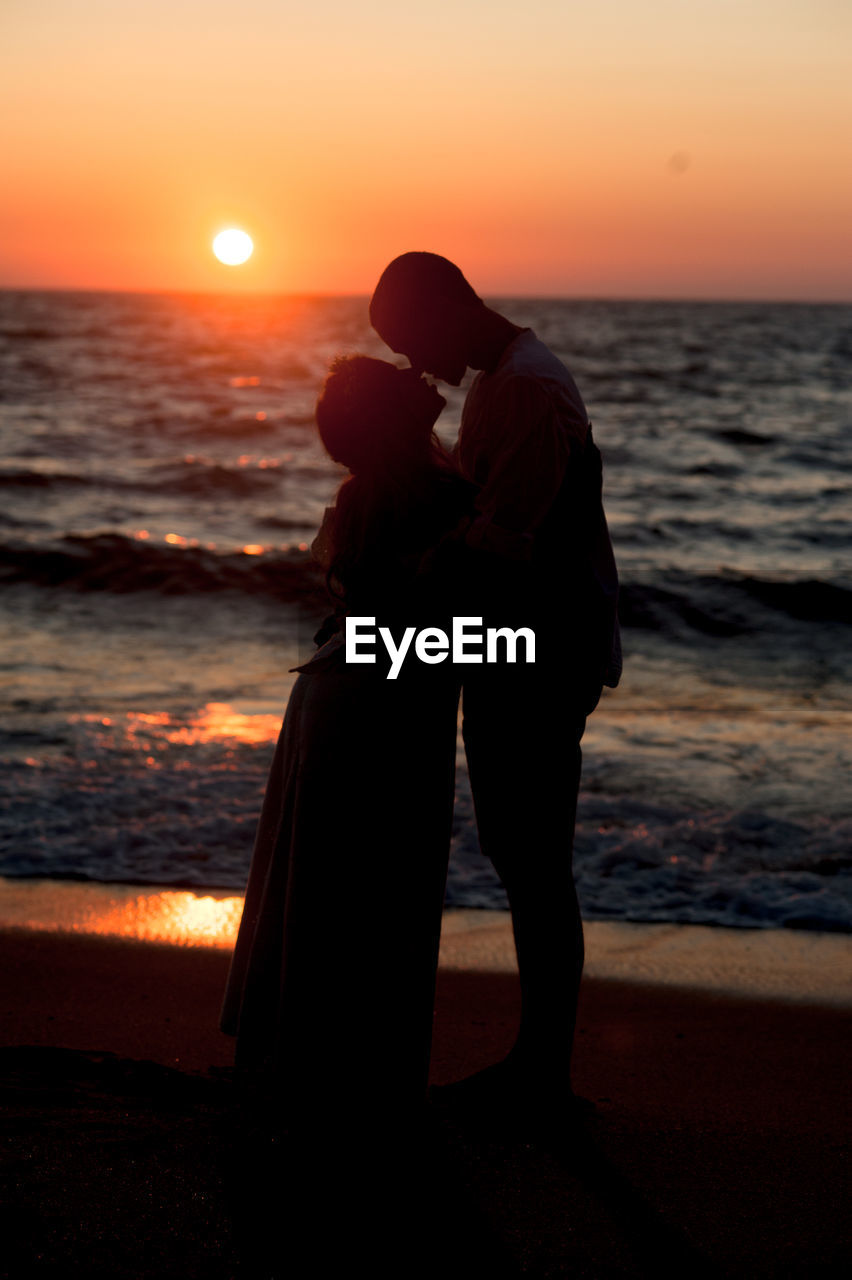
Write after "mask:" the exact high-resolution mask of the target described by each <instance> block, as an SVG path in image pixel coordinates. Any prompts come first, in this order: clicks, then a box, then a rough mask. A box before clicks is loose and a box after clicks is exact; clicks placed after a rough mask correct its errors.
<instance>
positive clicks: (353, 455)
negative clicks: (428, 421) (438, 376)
mask: <svg viewBox="0 0 852 1280" xmlns="http://www.w3.org/2000/svg"><path fill="white" fill-rule="evenodd" d="M399 375H400V370H399V369H397V368H396V367H395V366H394V365H391V364H388V363H387V362H385V361H384V360H374V359H373V358H372V357H370V356H360V355H358V356H346V357H340V358H338V359H337V360H336V361H335V362H334V364H333V365H332V367H331V371H330V373H329V375H328V378H327V380H326V383H325V386H324V388H323V391H322V393H321V395H320V398H319V401H318V403H317V409H316V419H317V426H318V428H319V434H320V438H321V440H322V442H323V444H324V446H325V448H326V450H327V452H328V453H329V454H330V456H331V457H332V458H333V459H334V460H335V461H336V462H341V463H343V465H344V466H346V467H348V468H349V471H350V473H351V474H350V475H349V477H348V478H347V479H346V480H344V482H343V484H342V485H341V486H340V489H339V490H338V492H337V496H336V500H335V505H334V509H333V516H332V522H331V526H330V528H328V529H327V530H326V532H327V534H328V535H329V540H330V544H331V546H330V554H329V557H328V559H327V560H326V566H327V572H326V582H327V584H328V588H329V591H330V592H331V593H332V595H334V596H336V597H338V598H339V599H342V598H343V597H344V595H345V594H346V593H347V591H348V590H349V589H350V587H351V586H353V585H355V584H356V583H357V581H358V579H359V578H360V577H361V575H362V574H363V573H365V572H366V571H367V569H368V566H375V565H377V564H381V562H382V561H385V560H387V561H390V560H391V558H393V557H397V558H398V557H399V556H400V554H401V553H404V550H405V548H404V546H401V545H400V542H399V539H400V536H401V530H403V529H404V528H405V527H406V525H409V526H411V525H412V524H413V526H414V527H416V525H417V523H418V521H417V513H418V512H421V511H423V509H424V506H425V507H428V506H429V505H430V504H431V502H432V501H433V499H434V485H435V480H436V476H438V475H441V474H444V475H450V474H455V473H456V472H455V467H454V466H453V464H452V462H451V460H450V457H449V455H448V453H447V452H446V450H445V449H444V447H443V446H442V445H441V443H440V442H439V440H438V439H437V437H436V436H435V434H434V432H431V433H430V434H429V435H428V436H426V435H422V436H419V437H418V436H417V435H416V433H414V432H412V431H411V430H410V429H409V430H406V429H405V428H406V425H407V424H406V423H404V422H401V421H400V418H401V415H402V414H403V413H404V400H403V398H402V392H401V384H400V381H399Z"/></svg>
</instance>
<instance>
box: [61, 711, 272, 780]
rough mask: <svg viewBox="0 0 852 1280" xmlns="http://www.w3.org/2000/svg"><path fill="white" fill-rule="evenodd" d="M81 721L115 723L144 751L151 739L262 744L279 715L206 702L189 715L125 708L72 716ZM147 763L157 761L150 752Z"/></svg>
mask: <svg viewBox="0 0 852 1280" xmlns="http://www.w3.org/2000/svg"><path fill="white" fill-rule="evenodd" d="M75 719H78V720H80V721H82V722H83V723H87V724H92V725H102V726H105V727H110V728H111V727H115V728H116V729H117V730H118V731H120V732H122V733H123V734H124V735H125V737H126V739H127V741H128V743H129V744H130V745H135V746H137V747H139V749H140V750H142V751H148V750H150V748H151V744H152V742H153V741H155V740H156V741H159V743H160V744H167V743H171V744H172V745H178V744H180V745H183V746H195V745H196V744H198V743H204V742H217V741H222V742H225V741H227V740H229V739H230V740H235V741H237V742H247V743H255V744H257V745H262V744H263V743H265V742H271V741H274V740H275V738H276V737H277V736H278V731H279V729H280V728H281V717H280V715H270V714H266V713H258V714H253V715H251V714H247V713H245V712H241V711H238V710H236V708H235V707H233V706H232V705H231V704H230V703H229V702H208V703H207V705H206V706H204V707H202V708H201V709H200V710H199V711H196V712H194V713H193V714H192V715H190V716H179V715H176V714H174V713H173V712H171V711H128V712H126V713H125V715H124V718H123V719H119V718H118V717H109V716H101V715H100V714H94V713H93V714H89V715H84V716H79V717H75ZM147 762H148V763H149V764H151V765H157V763H158V762H157V761H156V759H155V758H154V757H153V756H149V757H148V761H147Z"/></svg>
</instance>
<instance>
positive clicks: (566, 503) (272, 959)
mask: <svg viewBox="0 0 852 1280" xmlns="http://www.w3.org/2000/svg"><path fill="white" fill-rule="evenodd" d="M370 318H371V321H372V324H373V326H374V328H375V329H376V330H377V332H378V333H379V335H380V336H381V337H382V338H383V340H384V341H385V342H386V343H387V345H388V346H389V347H390V348H391V350H392V351H394V352H396V353H398V354H401V355H404V356H406V357H407V358H408V360H409V364H410V367H409V368H407V369H399V368H397V367H396V366H394V365H392V364H389V363H385V362H383V361H378V360H373V359H370V358H368V357H365V356H353V357H350V358H345V359H340V360H338V361H337V362H336V363H335V365H334V366H333V368H332V371H331V373H330V375H329V377H328V380H327V382H326V385H325V387H324V390H323V392H322V395H321V397H320V400H319V402H318V405H317V415H316V416H317V425H318V428H319V433H320V436H321V439H322V441H323V444H324V445H325V448H326V449H327V451H328V453H329V454H330V455H331V457H332V458H334V459H335V460H336V461H338V462H340V463H342V464H344V465H345V466H346V467H347V468H348V469H349V472H350V475H349V477H348V478H347V479H346V480H345V481H344V483H343V484H342V486H341V488H340V490H339V492H338V494H337V498H336V502H335V505H334V506H333V507H332V508H330V509H329V511H327V512H326V517H325V520H324V522H323V526H322V529H321V531H320V534H319V536H318V538H317V540H316V542H315V543H314V553H315V555H316V556H317V557H318V558H319V559H320V561H321V563H322V564H323V566H324V567H325V569H326V573H327V582H328V585H329V588H330V590H331V592H332V593H333V595H334V596H335V598H336V602H337V610H336V614H335V616H334V617H333V618H332V619H331V620H329V621H328V622H327V623H326V624H325V626H324V629H323V631H322V632H321V633H320V635H319V637H318V639H319V640H320V641H321V642H322V643H321V647H320V648H319V649H318V651H317V652H316V654H315V655H314V657H313V658H312V659H311V660H310V661H309V662H307V663H306V664H305V665H304V666H302V667H301V668H299V671H300V672H301V674H300V676H299V678H298V680H297V682H296V684H295V686H294V689H293V692H292V695H291V697H290V700H289V704H288V707H287V714H286V718H285V720H284V725H283V728H282V731H281V737H280V739H279V742H278V747H277V750H276V753H275V758H274V761H273V764H272V770H271V774H270V778H269V783H268V787H267V791H266V797H265V800H264V805H263V811H262V815H261V819H260V824H259V828H258V833H257V840H256V845H255V851H254V856H253V861H252V866H251V872H250V877H249V883H248V889H247V894H246V905H245V911H244V915H243V920H242V924H241V927H240V932H239V938H238V941H237V947H236V951H235V955H234V960H233V964H232V969H231V975H230V979H229V985H228V991H227V995H226V1001H225V1009H224V1014H223V1027H224V1029H225V1030H227V1031H229V1032H231V1033H235V1034H237V1037H238V1039H237V1066H238V1068H240V1069H241V1070H242V1071H243V1072H244V1073H247V1074H251V1073H254V1074H255V1075H256V1076H257V1078H258V1079H259V1080H263V1081H265V1082H266V1084H267V1086H268V1088H267V1091H266V1094H265V1096H266V1097H267V1098H268V1101H269V1104H270V1105H274V1106H275V1107H277V1108H278V1109H279V1115H278V1117H277V1119H278V1122H279V1123H280V1126H281V1129H282V1131H285V1132H286V1133H287V1134H288V1135H290V1140H291V1141H297V1142H298V1141H299V1137H298V1135H300V1134H301V1135H302V1140H303V1142H304V1146H305V1148H306V1149H307V1147H308V1146H312V1147H313V1149H314V1150H315V1149H316V1143H317V1140H318V1135H327V1136H329V1135H331V1136H330V1138H329V1140H331V1141H333V1142H334V1143H337V1144H338V1145H339V1143H340V1135H341V1134H348V1135H350V1136H351V1137H352V1140H353V1142H354V1144H355V1145H356V1146H357V1145H358V1143H359V1142H361V1141H371V1142H372V1141H374V1139H375V1135H376V1134H379V1135H382V1139H381V1140H382V1141H383V1142H384V1144H385V1148H384V1149H386V1150H389V1149H391V1148H392V1147H393V1144H394V1142H395V1141H397V1140H399V1141H401V1140H402V1139H404V1135H405V1134H406V1132H408V1126H409V1123H410V1122H411V1123H413V1122H414V1120H415V1117H416V1115H417V1113H418V1110H419V1108H420V1107H421V1106H422V1103H423V1101H424V1098H425V1091H426V1082H427V1072H428V1064H429V1051H430V1043H431V1030H432V1006H433V1000H434V986H435V971H436V966H437V955H438V939H439V934H440V922H441V909H442V901H443V894H444V886H445V878H446V868H447V857H448V849H449V841H450V831H451V819H452V801H453V778H454V764H455V744H456V725H457V705H458V696H459V688H460V685H462V684H463V710H464V720H463V736H464V743H465V750H466V753H467V760H468V767H469V771H470V779H471V786H472V791H473V798H474V805H475V811H476V820H477V826H478V829H479V838H480V843H481V847H482V849H483V852H484V853H486V854H487V855H488V856H489V857H490V858H491V860H492V862H493V863H494V866H495V867H496V869H497V871H498V873H499V875H500V877H501V879H502V881H503V883H504V885H505V887H506V891H507V894H508V897H509V902H510V904H511V908H512V922H513V928H514V934H515V942H516V946H517V955H518V968H519V973H520V982H521V991H522V1015H521V1024H520V1030H519V1034H518V1038H517V1043H516V1044H515V1046H514V1048H513V1049H512V1051H511V1053H510V1054H509V1056H508V1058H507V1059H506V1060H505V1061H504V1062H502V1063H500V1064H495V1065H494V1067H492V1068H491V1069H489V1070H487V1071H486V1072H484V1073H480V1074H479V1075H478V1076H476V1077H471V1078H470V1080H469V1081H467V1082H462V1083H461V1084H459V1085H457V1086H449V1089H450V1090H456V1097H457V1099H458V1101H460V1102H461V1103H462V1104H464V1105H470V1106H471V1107H473V1106H476V1107H478V1108H479V1109H480V1110H481V1109H482V1108H483V1107H484V1108H485V1109H486V1110H487V1109H488V1108H493V1112H494V1118H495V1125H499V1123H500V1116H501V1112H502V1111H503V1110H505V1109H507V1108H509V1109H513V1110H517V1109H520V1110H523V1109H524V1107H525V1106H527V1105H529V1107H530V1108H539V1109H541V1110H543V1111H544V1112H546V1113H547V1114H552V1115H553V1116H554V1119H555V1121H556V1122H559V1120H560V1119H561V1118H567V1117H569V1116H570V1113H571V1109H572V1102H573V1095H572V1092H571V1083H570V1061H571V1048H572V1042H573V1036H574V1024H575V1017H576V1009H577V995H578V988H579V983H580V975H581V972H582V967H583V933H582V925H581V920H580V912H579V907H578V904H577V896H576V892H575V888H574V880H573V874H572V865H571V860H572V839H573V829H574V820H575V810H576V802H577V791H578V786H579V778H580V762H581V757H580V739H581V737H582V734H583V730H584V726H585V721H586V717H587V716H588V715H589V713H590V712H591V711H592V710H593V708H594V707H595V705H596V703H597V701H598V698H599V696H600V692H601V686H602V685H603V684H610V685H614V684H616V683H617V681H618V677H619V672H620V652H619V643H618V629H617V623H616V594H617V579H616V572H615V565H614V561H613V556H612V549H611V545H610V541H609V536H608V533H607V528H606V521H605V519H604V514H603V508H602V505H601V466H600V456H599V454H598V451H597V449H596V447H595V445H594V443H593V441H592V435H591V430H590V425H589V421H588V417H587V414H586V410H585V408H584V405H583V402H582V399H581V397H580V394H579V392H578V390H577V387H576V385H575V383H574V380H573V378H572V377H571V375H570V373H569V372H568V370H567V369H566V368H565V366H564V365H563V364H562V363H561V362H560V361H559V360H558V359H557V358H556V357H555V356H554V355H553V354H552V353H551V352H550V351H549V350H548V348H547V347H546V346H545V345H544V344H543V343H542V342H540V341H539V339H538V338H537V337H536V336H535V334H534V333H533V332H532V330H530V329H527V328H521V327H519V326H518V325H515V324H512V323H511V322H510V321H509V320H507V319H506V318H505V317H504V316H502V315H500V314H498V313H497V312H496V311H494V310H492V309H491V308H489V307H487V306H486V305H485V304H484V303H483V302H482V300H481V299H480V298H479V297H478V296H477V295H476V294H475V293H474V291H473V289H472V288H471V287H470V285H469V284H468V283H467V281H466V280H465V278H464V276H463V275H462V274H461V272H460V271H459V270H458V268H457V267H455V266H454V265H453V264H452V263H450V262H448V261H447V260H446V259H445V258H441V257H438V256H437V255H434V254H430V253H409V254H404V255H403V256H402V257H400V258H397V259H395V261H394V262H392V263H391V264H390V266H389V267H388V268H387V269H386V271H385V272H384V274H383V275H382V277H381V279H380V281H379V284H378V286H377V288H376V291H375V293H374V295H373V298H372V302H371V305H370ZM468 368H471V369H474V370H477V371H478V374H477V377H476V379H475V380H474V382H473V384H472V386H471V389H470V391H469V393H468V396H467V399H466V402H465V406H464V411H463V415H462V423H461V430H460V433H459V439H458V445H457V447H456V449H455V451H454V452H453V454H452V455H450V454H448V453H447V452H446V451H445V450H444V449H443V448H442V446H441V445H440V444H439V443H438V441H437V439H436V437H435V435H434V434H433V427H434V424H435V421H436V419H437V417H438V415H439V413H440V411H441V409H442V408H443V405H444V401H443V399H442V397H441V396H440V395H439V394H438V392H437V391H436V390H435V388H434V387H433V386H432V385H431V384H430V383H427V382H426V381H425V380H424V379H423V378H422V377H421V374H423V373H424V372H425V373H427V374H430V375H432V376H433V377H435V378H438V379H441V380H443V381H445V382H447V383H450V384H451V385H453V386H458V385H459V384H460V383H461V381H462V379H463V377H464V376H465V374H466V372H467V370H468ZM347 615H349V616H358V617H371V618H375V619H376V626H377V627H380V626H384V627H387V628H389V629H390V631H391V632H392V633H393V635H394V636H395V637H397V638H398V637H399V636H400V635H401V634H402V633H403V632H404V630H405V629H406V628H408V627H415V628H416V629H417V630H418V631H419V630H421V629H422V628H432V629H439V630H440V629H443V630H444V631H445V632H446V633H447V634H449V633H450V630H451V625H452V623H451V620H452V618H453V617H460V616H464V617H477V618H482V619H483V624H482V625H483V629H484V628H485V627H487V626H488V625H497V626H502V627H506V626H508V627H510V628H511V629H513V630H516V629H518V628H520V627H524V628H530V629H532V630H533V631H534V633H535V637H536V653H535V658H536V660H535V663H534V664H529V663H525V662H522V661H516V662H515V663H514V664H510V663H507V662H505V661H503V662H497V663H494V664H487V663H482V664H480V665H473V664H465V665H460V664H453V663H452V662H451V661H450V660H449V658H447V659H446V660H444V661H440V662H438V661H432V662H429V661H425V660H424V661H421V660H418V659H416V658H411V659H410V660H409V661H407V662H406V663H405V664H404V665H403V667H402V668H401V670H400V673H399V676H398V678H397V679H394V680H390V679H387V678H386V676H387V672H388V662H387V660H384V661H383V650H382V648H381V647H380V646H377V648H376V649H375V652H376V657H377V662H376V663H375V664H373V665H367V664H357V665H356V664H353V663H347V662H346V651H345V642H344V635H343V627H344V620H345V617H346V616H347ZM518 656H519V657H520V654H519V655H518Z"/></svg>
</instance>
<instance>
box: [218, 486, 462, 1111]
mask: <svg viewBox="0 0 852 1280" xmlns="http://www.w3.org/2000/svg"><path fill="white" fill-rule="evenodd" d="M436 496H437V497H438V498H439V499H440V501H439V507H438V509H437V510H433V511H432V512H431V513H430V518H429V520H427V521H426V522H425V524H424V533H425V532H426V530H428V532H429V535H430V537H431V538H432V539H434V538H435V537H436V536H439V534H440V532H441V529H442V528H443V529H444V530H445V529H446V528H447V527H452V525H453V524H454V523H455V521H456V520H457V518H458V512H459V507H460V501H461V497H460V490H459V489H458V487H457V486H455V485H447V484H446V482H442V484H441V485H440V486H439V488H438V490H436ZM465 497H466V491H465ZM409 546H410V540H409ZM409 563H410V562H409ZM409 587H410V581H409V583H408V584H406V583H404V582H403V583H402V584H401V588H402V595H403V597H405V599H406V600H407V601H408V603H409V604H411V602H412V599H413V598H412V596H411V593H410V591H409V590H408V588H409ZM427 595H428V597H429V598H430V599H431V600H433V601H434V600H435V599H436V594H435V590H434V582H433V583H432V584H431V585H430V590H429V592H428V593H427ZM360 603H361V604H362V605H363V597H362V599H361V602H360ZM420 603H421V605H422V600H421V602H420ZM392 611H393V613H394V614H395V615H398V614H399V613H400V610H399V608H397V607H396V606H394V608H393V610H392ZM415 612H416V610H415ZM415 621H418V620H417V619H415V618H414V617H411V623H410V624H413V623H415ZM432 621H433V622H434V623H435V624H437V625H440V622H441V619H440V618H433V619H432ZM379 623H381V618H379ZM420 625H423V623H422V622H420ZM394 633H395V634H396V635H398V633H397V632H396V630H395V631H394ZM300 670H301V672H302V674H301V675H300V676H299V678H298V680H297V681H296V684H295V686H294V688H293V691H292V694H291V696H290V700H289V703H288V707H287V713H286V716H285V719H284V724H283V727H282V729H281V734H280V737H279V740H278V745H277V747H276V751H275V756H274V759H273V762H272V767H271V770H270V775H269V781H268V785H267V790H266V795H265V799H264V803H263V809H262V812H261V817H260V821H259V825H258V831H257V837H256V841H255V847H254V853H253V857H252V863H251V870H250V874H249V881H248V887H247V891H246V901H245V909H244V913H243V918H242V923H241V925H240V930H239V936H238V939H237V944H236V949H235V952H234V957H233V961H232V965H231V972H230V976H229V980H228V987H227V991H226V996H225V1003H224V1008H223V1014H222V1028H223V1030H225V1031H227V1032H229V1033H230V1034H236V1035H237V1057H236V1061H237V1066H238V1068H245V1069H247V1070H249V1071H252V1070H254V1071H258V1072H260V1073H262V1074H263V1075H264V1076H265V1078H266V1079H267V1080H270V1079H271V1080H272V1081H274V1089H275V1094H276V1097H277V1099H278V1101H279V1104H280V1106H281V1108H282V1111H283V1120H284V1122H285V1124H287V1125H290V1126H293V1125H299V1124H305V1125H308V1126H316V1125H328V1124H331V1125H334V1124H336V1123H338V1122H339V1121H340V1120H341V1119H342V1118H343V1117H346V1116H351V1115H352V1114H353V1112H356V1113H357V1112H358V1111H363V1112H364V1113H366V1114H369V1115H370V1116H371V1118H372V1122H376V1121H379V1120H380V1119H381V1117H382V1116H383V1117H384V1118H385V1120H386V1121H387V1122H388V1123H389V1124H393V1123H394V1118H395V1117H397V1116H399V1115H401V1114H402V1113H403V1112H404V1111H405V1110H406V1109H410V1108H412V1107H416V1106H417V1103H418V1102H419V1101H420V1100H421V1099H422V1097H423V1093H424V1090H425V1086H426V1078H427V1073H428V1062H429V1050H430V1045H431V1030H432V1006H433V1000H434V983H435V972H436V966H437V953H438V942H439V936H440V921H441V909H442V903H443V894H444V886H445V880H446V869H447V858H448V851H449V841H450V828H451V821H452V802H453V782H454V766H455V751H456V722H457V703H458V684H457V681H456V678H455V676H454V673H453V671H452V668H451V667H449V664H448V663H447V664H442V665H441V666H426V665H424V664H422V663H420V662H419V661H418V660H417V659H416V658H415V657H414V655H413V652H412V654H411V655H410V656H409V658H408V660H407V662H406V663H405V664H404V666H403V669H402V671H401V673H400V675H399V677H398V679H396V680H389V679H386V674H385V673H386V671H387V663H385V664H382V663H381V661H379V662H378V663H377V664H376V665H375V666H362V665H351V664H346V663H345V661H344V648H343V643H342V637H341V636H340V635H339V634H338V635H337V636H335V637H334V638H333V639H332V640H330V641H329V642H328V643H327V644H326V645H325V646H323V648H322V649H320V650H319V651H318V653H317V654H316V655H315V656H314V658H313V659H312V660H311V661H310V662H308V663H307V664H306V665H305V666H304V667H302V668H300Z"/></svg>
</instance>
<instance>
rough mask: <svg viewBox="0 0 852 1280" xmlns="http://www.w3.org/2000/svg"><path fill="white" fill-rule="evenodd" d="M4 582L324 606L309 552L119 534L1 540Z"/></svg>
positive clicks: (318, 575) (0, 567) (319, 573)
mask: <svg viewBox="0 0 852 1280" xmlns="http://www.w3.org/2000/svg"><path fill="white" fill-rule="evenodd" d="M0 581H4V582H7V583H12V582H27V583H31V584H34V585H37V586H46V587H60V586H70V587H76V588H78V589H80V590H84V591H115V592H120V593H127V592H132V591H158V592H161V593H163V594H165V595H178V594H180V595H189V594H192V593H194V592H211V591H228V590H231V591H234V590H236V591H245V592H250V593H252V594H254V595H259V596H268V597H273V598H278V599H282V600H289V601H304V602H305V603H308V602H310V601H316V602H317V603H319V602H320V601H321V600H322V598H323V591H324V588H323V585H322V581H323V575H322V571H321V570H320V568H319V566H318V565H317V564H316V563H315V562H314V561H313V560H312V559H311V556H310V554H309V553H308V552H307V551H297V550H287V551H284V550H277V551H266V552H263V553H260V552H259V549H255V548H252V549H251V551H249V552H246V551H238V552H221V551H213V550H210V549H208V548H206V547H182V546H175V545H172V544H170V543H158V542H153V541H148V540H139V539H136V538H130V537H126V536H124V535H123V534H117V533H101V534H92V535H73V534H69V535H68V536H66V537H65V538H61V539H57V541H56V542H55V543H52V544H51V545H49V546H32V545H26V544H23V543H8V544H6V545H2V544H0Z"/></svg>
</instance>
